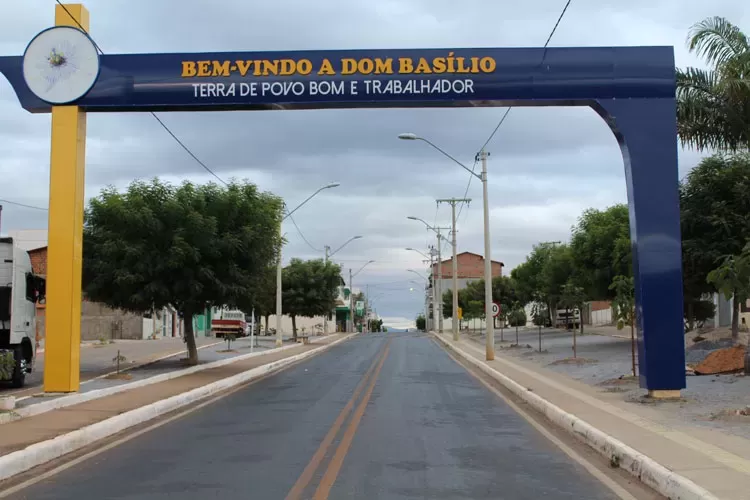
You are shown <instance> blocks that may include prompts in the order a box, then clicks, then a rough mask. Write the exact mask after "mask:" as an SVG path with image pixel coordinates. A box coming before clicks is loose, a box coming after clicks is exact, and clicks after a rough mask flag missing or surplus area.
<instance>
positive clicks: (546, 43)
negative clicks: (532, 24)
mask: <svg viewBox="0 0 750 500" xmlns="http://www.w3.org/2000/svg"><path fill="white" fill-rule="evenodd" d="M571 1H572V0H568V1H567V2H565V7H563V10H562V12H560V16H559V17H558V18H557V22H556V23H555V26H554V27H553V28H552V31H551V32H550V34H549V36H548V37H547V41H546V42H544V53H543V55H542V62H544V58H545V57H546V56H547V46H548V45H549V42H550V40H552V36H553V35H554V34H555V31H557V27H558V26H559V25H560V21H562V18H563V17H564V16H565V13H566V12H567V11H568V7H569V6H570V2H571ZM511 109H513V106H511V107H509V108H508V109H507V111H505V114H504V115H503V117H502V118H500V121H499V122H498V124H497V126H496V127H495V129H494V130H493V131H492V133H491V134H490V136H489V137H488V138H487V140H486V141H484V145H483V146H482V148H481V149H480V151H482V150H483V149H484V148H486V147H487V144H489V143H490V141H491V140H492V138H493V137H495V134H496V133H497V131H498V129H499V128H500V126H501V125H502V124H503V122H504V121H505V118H506V117H507V116H508V113H510V110H511Z"/></svg>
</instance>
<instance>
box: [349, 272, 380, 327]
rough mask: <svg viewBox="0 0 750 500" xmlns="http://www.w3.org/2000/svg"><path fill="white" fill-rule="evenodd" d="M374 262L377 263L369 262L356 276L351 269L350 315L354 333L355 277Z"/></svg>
mask: <svg viewBox="0 0 750 500" xmlns="http://www.w3.org/2000/svg"><path fill="white" fill-rule="evenodd" d="M373 262H375V261H374V260H368V261H367V262H365V263H364V264H363V265H362V267H360V268H359V270H358V271H357V272H356V273H354V274H352V268H351V267H350V268H349V288H350V292H349V314H350V315H351V318H352V319H351V321H352V329H351V332H352V333H354V284H353V282H352V280H354V277H355V276H356V275H358V274H359V273H360V272H362V269H364V268H366V267H367V266H368V265H370V264H372V263H373Z"/></svg>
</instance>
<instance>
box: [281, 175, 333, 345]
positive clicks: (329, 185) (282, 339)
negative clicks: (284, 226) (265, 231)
mask: <svg viewBox="0 0 750 500" xmlns="http://www.w3.org/2000/svg"><path fill="white" fill-rule="evenodd" d="M340 185H341V184H339V183H338V182H333V183H331V184H326V185H325V186H323V187H321V188H319V189H318V190H317V191H315V192H314V193H313V194H311V195H310V196H308V197H307V198H306V199H305V201H303V202H302V203H300V204H299V205H297V206H296V207H295V209H294V210H291V211H288V212H287V214H286V215H285V216H284V217H283V218H282V219H281V222H284V221H285V220H286V219H287V217H290V216H291V215H292V214H293V213H294V212H296V211H297V210H299V209H300V207H302V205H304V204H305V203H307V202H308V201H310V200H312V199H313V198H314V197H315V195H317V194H318V193H320V192H321V191H323V190H325V189H331V188H335V187H338V186H340ZM284 208H286V203H285V204H284ZM279 233H281V224H279ZM282 239H283V235H282ZM282 246H283V243H282ZM281 253H282V250H281V248H279V260H278V262H277V263H276V345H277V346H281V345H282V344H283V342H284V338H283V336H282V334H281V315H282V310H281V268H282V263H281Z"/></svg>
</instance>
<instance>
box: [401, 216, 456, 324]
mask: <svg viewBox="0 0 750 500" xmlns="http://www.w3.org/2000/svg"><path fill="white" fill-rule="evenodd" d="M407 219H409V220H416V221H419V222H421V223H422V224H424V225H425V227H427V229H429V230H431V231H434V232H435V233H436V234H437V258H438V270H437V274H438V275H437V281H436V282H435V283H434V286H433V290H434V291H435V293H434V294H433V295H437V299H433V311H437V313H438V317H437V323H438V331H439V332H440V333H443V257H442V252H441V246H442V245H441V243H440V240H445V241H446V242H448V243H450V241H448V239H447V238H446V237H445V236H443V235H442V234H440V231H441V230H443V229H450V228H447V227H432V226H430V225H429V224H427V222H426V221H424V220H423V219H420V218H419V217H413V216H409V217H407ZM430 270H432V261H430ZM453 293H454V294H455V293H456V291H455V290H453ZM435 307H437V309H435Z"/></svg>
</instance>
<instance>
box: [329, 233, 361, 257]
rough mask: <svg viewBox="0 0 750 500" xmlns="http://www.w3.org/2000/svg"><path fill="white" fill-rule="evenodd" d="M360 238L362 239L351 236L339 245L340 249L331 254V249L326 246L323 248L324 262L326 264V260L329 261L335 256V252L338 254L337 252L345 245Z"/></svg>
mask: <svg viewBox="0 0 750 500" xmlns="http://www.w3.org/2000/svg"><path fill="white" fill-rule="evenodd" d="M361 238H362V236H352V237H351V238H349V239H348V240H346V242H344V244H343V245H341V246H340V247H338V248H337V249H336V250H334V251H333V252H331V247H330V246H328V245H326V246H325V247H324V250H325V261H326V262H328V259H330V258H331V257H333V254H335V253H336V252H338V251H339V250H341V249H342V248H344V247H345V246H346V245H348V244H349V243H351V242H352V241H354V240H359V239H361Z"/></svg>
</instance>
